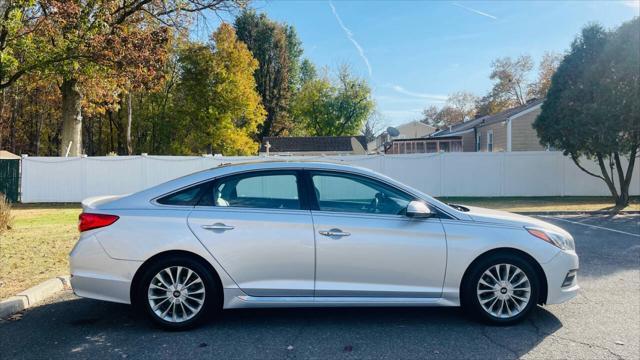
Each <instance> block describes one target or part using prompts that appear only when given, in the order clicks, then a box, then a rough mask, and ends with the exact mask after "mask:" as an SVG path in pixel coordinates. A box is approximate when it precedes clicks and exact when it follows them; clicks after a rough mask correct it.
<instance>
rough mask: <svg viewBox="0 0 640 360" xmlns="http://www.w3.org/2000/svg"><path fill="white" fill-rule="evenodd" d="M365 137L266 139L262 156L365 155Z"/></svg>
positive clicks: (262, 146)
mask: <svg viewBox="0 0 640 360" xmlns="http://www.w3.org/2000/svg"><path fill="white" fill-rule="evenodd" d="M366 146H367V142H366V139H365V137H364V136H301V137H294V136H292V137H265V138H264V139H263V140H262V144H261V145H260V155H281V156H299V155H316V156H317V155H364V154H366V153H367V152H366V150H365V149H366Z"/></svg>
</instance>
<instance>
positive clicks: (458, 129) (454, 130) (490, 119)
mask: <svg viewBox="0 0 640 360" xmlns="http://www.w3.org/2000/svg"><path fill="white" fill-rule="evenodd" d="M543 101H544V99H535V100H531V101H529V102H528V103H526V104H524V105H519V106H516V107H513V108H511V109H507V110H503V111H501V112H499V113H496V114H493V115H486V116H482V117H479V118H477V119H473V120H470V121H466V122H462V123H458V124H455V125H453V126H451V127H450V128H447V129H444V130H440V131H437V132H435V133H433V134H431V135H430V137H442V136H450V135H457V134H461V133H464V132H466V131H468V130H471V129H473V128H475V127H476V126H485V125H490V124H495V123H499V122H503V121H505V120H507V119H509V118H510V117H513V116H514V115H517V114H519V113H521V112H524V111H526V110H529V109H532V108H534V107H536V106H538V105H540V104H542V102H543Z"/></svg>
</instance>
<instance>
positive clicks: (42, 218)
mask: <svg viewBox="0 0 640 360" xmlns="http://www.w3.org/2000/svg"><path fill="white" fill-rule="evenodd" d="M441 200H445V201H446V202H453V203H459V204H466V205H472V206H481V207H487V208H492V209H502V210H506V211H514V212H518V211H523V212H526V211H594V210H602V209H606V208H610V207H611V201H610V200H609V199H608V198H606V197H565V198H559V197H536V198H443V199H441ZM625 210H640V198H639V197H635V198H634V199H633V201H632V204H631V205H629V207H627V208H626V209H625ZM12 213H13V216H14V218H15V220H14V223H13V229H12V230H9V231H7V232H5V233H3V234H2V235H1V237H0V299H3V298H7V297H9V296H12V295H15V294H16V293H18V292H20V291H22V290H24V289H27V288H29V287H31V286H33V285H36V284H38V283H40V282H42V281H44V280H47V279H50V278H52V277H54V276H58V275H65V274H68V273H69V263H68V259H67V256H68V254H69V252H70V251H71V248H72V247H73V245H74V244H75V242H76V240H77V239H78V230H77V228H76V226H77V222H78V214H79V213H80V205H79V204H63V205H60V204H17V205H16V206H14V208H13V211H12Z"/></svg>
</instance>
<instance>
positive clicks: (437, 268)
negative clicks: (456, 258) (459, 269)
mask: <svg viewBox="0 0 640 360" xmlns="http://www.w3.org/2000/svg"><path fill="white" fill-rule="evenodd" d="M309 176H310V180H311V181H310V182H311V185H312V186H313V193H312V194H313V195H315V200H316V203H315V205H316V206H314V209H316V210H313V211H312V215H313V222H314V226H315V237H316V288H315V289H316V291H315V294H316V296H392V297H439V296H440V295H441V293H442V283H443V281H444V272H445V268H446V261H447V254H446V250H447V249H446V247H447V246H446V239H445V235H444V229H443V227H442V224H441V223H440V220H439V219H437V218H430V219H410V218H408V217H406V216H405V215H404V214H405V212H406V207H407V204H409V203H410V202H411V201H412V200H413V197H412V196H411V195H409V194H407V193H405V192H403V191H402V190H400V189H398V188H395V187H393V186H391V185H388V184H385V183H383V182H381V181H378V180H375V179H373V178H369V177H364V176H359V175H355V174H345V173H340V172H331V171H310V172H309Z"/></svg>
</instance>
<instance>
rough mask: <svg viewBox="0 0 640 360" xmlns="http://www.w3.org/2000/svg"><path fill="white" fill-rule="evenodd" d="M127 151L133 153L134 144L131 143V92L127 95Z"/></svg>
mask: <svg viewBox="0 0 640 360" xmlns="http://www.w3.org/2000/svg"><path fill="white" fill-rule="evenodd" d="M127 153H128V154H129V155H131V154H133V144H131V92H129V95H128V97H127Z"/></svg>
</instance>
